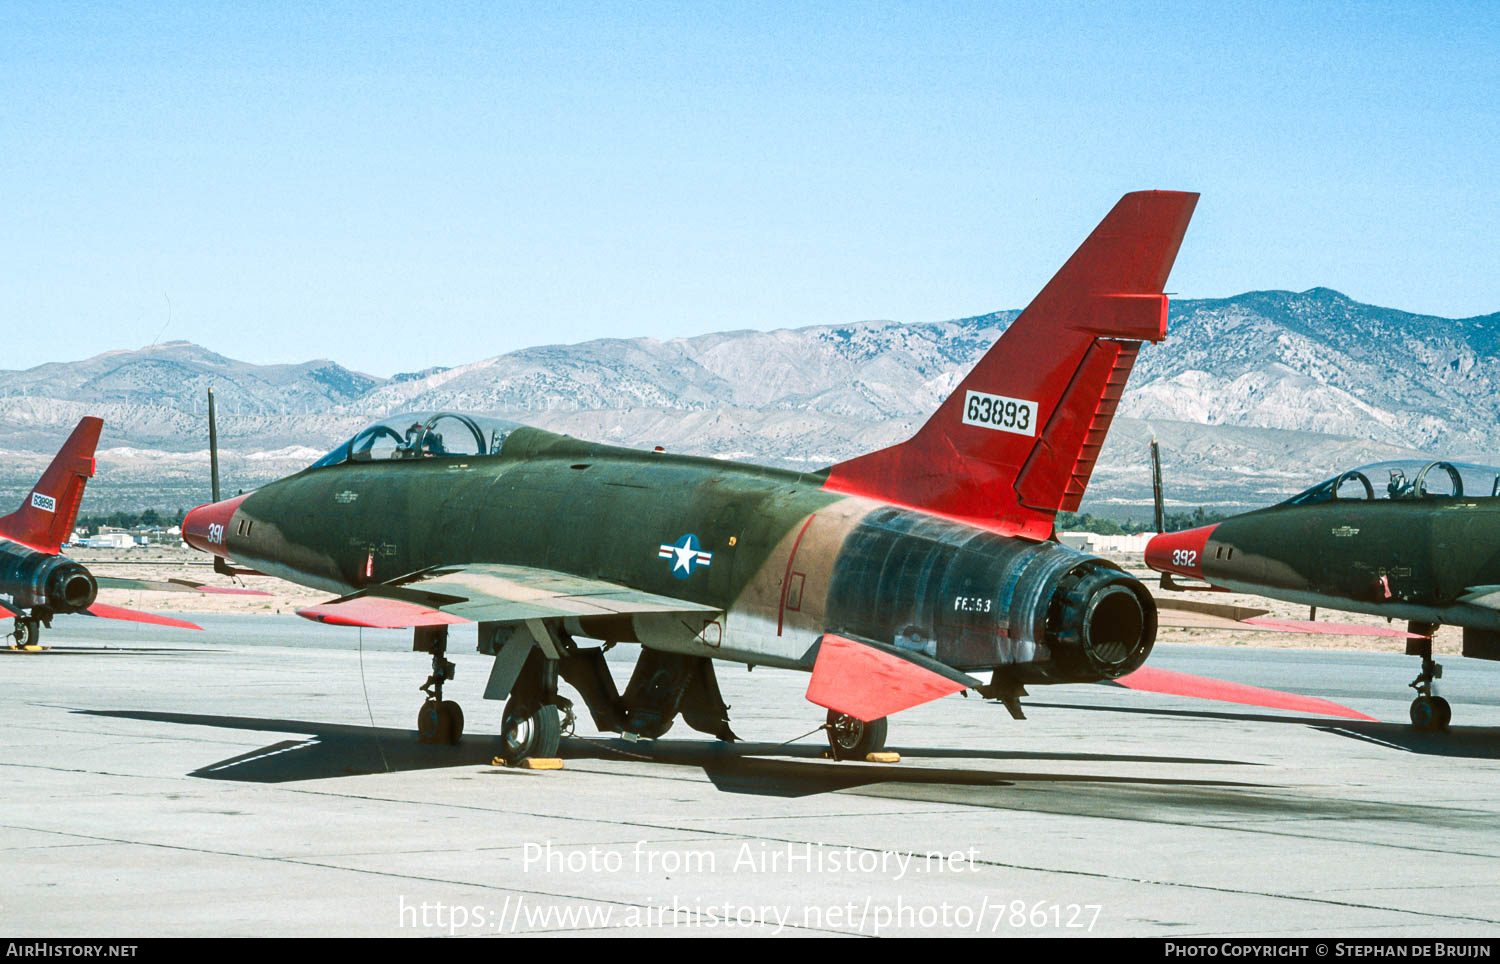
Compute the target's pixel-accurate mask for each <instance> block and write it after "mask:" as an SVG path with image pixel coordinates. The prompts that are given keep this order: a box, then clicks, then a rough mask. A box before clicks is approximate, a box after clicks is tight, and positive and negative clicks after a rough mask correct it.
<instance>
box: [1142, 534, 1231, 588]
mask: <svg viewBox="0 0 1500 964" xmlns="http://www.w3.org/2000/svg"><path fill="white" fill-rule="evenodd" d="M1216 528H1218V526H1217V525H1211V526H1199V527H1198V528H1196V529H1184V530H1183V531H1181V532H1163V533H1162V534H1160V535H1158V536H1155V537H1153V538H1152V540H1151V541H1150V542H1148V543H1146V565H1148V566H1150V567H1151V568H1152V569H1155V570H1156V571H1157V572H1171V573H1176V574H1177V575H1179V576H1192V577H1193V578H1195V579H1202V578H1203V553H1204V548H1205V547H1206V546H1207V545H1208V537H1209V536H1210V535H1212V534H1213V531H1214V529H1216Z"/></svg>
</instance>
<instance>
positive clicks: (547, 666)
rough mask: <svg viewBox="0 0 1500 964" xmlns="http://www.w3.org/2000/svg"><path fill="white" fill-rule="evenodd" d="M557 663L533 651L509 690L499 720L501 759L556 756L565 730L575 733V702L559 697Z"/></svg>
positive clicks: (516, 760) (514, 761)
mask: <svg viewBox="0 0 1500 964" xmlns="http://www.w3.org/2000/svg"><path fill="white" fill-rule="evenodd" d="M557 664H558V661H557V660H555V659H547V658H546V657H545V656H543V655H542V652H541V650H539V649H532V650H531V651H530V652H529V653H528V654H527V657H526V661H525V663H523V664H522V667H521V672H520V674H519V675H518V676H517V677H516V681H515V683H514V685H512V686H511V688H510V698H509V699H507V700H506V701H505V713H504V714H503V715H502V716H501V719H500V739H501V741H502V747H501V750H500V756H501V758H502V759H503V760H504V761H505V762H506V763H507V764H509V765H511V766H516V765H517V764H519V763H520V762H521V761H523V760H525V759H526V758H528V757H555V756H557V750H558V747H559V746H560V745H561V743H562V735H563V731H564V730H565V729H566V730H567V732H569V733H572V732H573V702H572V701H571V700H569V699H568V698H566V697H563V696H559V695H558V694H557V673H558V665H557Z"/></svg>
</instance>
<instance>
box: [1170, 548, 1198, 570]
mask: <svg viewBox="0 0 1500 964" xmlns="http://www.w3.org/2000/svg"><path fill="white" fill-rule="evenodd" d="M1197 564H1198V550H1196V549H1173V550H1172V565H1174V566H1185V567H1187V568H1192V567H1193V566H1196V565H1197Z"/></svg>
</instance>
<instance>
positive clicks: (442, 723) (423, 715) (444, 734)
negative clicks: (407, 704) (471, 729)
mask: <svg viewBox="0 0 1500 964" xmlns="http://www.w3.org/2000/svg"><path fill="white" fill-rule="evenodd" d="M463 735H464V711H463V710H462V709H461V708H460V707H459V705H458V704H457V703H454V702H452V701H451V700H443V701H442V702H441V703H440V702H438V701H437V700H428V701H427V702H425V703H423V704H422V708H421V709H420V710H418V711H417V739H418V740H420V741H421V742H423V743H446V744H448V745H450V746H451V745H453V744H454V743H457V742H458V740H459V737H461V736H463Z"/></svg>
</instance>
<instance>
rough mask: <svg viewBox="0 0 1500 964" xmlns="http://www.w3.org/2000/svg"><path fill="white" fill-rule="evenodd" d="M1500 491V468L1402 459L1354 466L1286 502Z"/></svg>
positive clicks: (1474, 494) (1472, 496)
mask: <svg viewBox="0 0 1500 964" xmlns="http://www.w3.org/2000/svg"><path fill="white" fill-rule="evenodd" d="M1497 495H1500V468H1495V467H1494V466H1489V465H1474V464H1472V463H1469V462H1422V461H1419V460H1416V459H1399V460H1396V461H1391V462H1375V463H1373V464H1371V465H1363V466H1360V467H1359V468H1357V469H1350V470H1349V471H1348V472H1345V473H1343V474H1341V475H1336V476H1334V477H1333V478H1331V479H1328V480H1327V481H1325V482H1320V483H1319V484H1317V485H1315V486H1313V487H1312V488H1310V489H1308V490H1307V491H1306V492H1303V493H1301V494H1300V495H1294V496H1292V497H1291V498H1290V499H1288V500H1287V501H1286V502H1285V503H1283V505H1311V504H1312V503H1315V502H1328V501H1331V500H1333V499H1346V500H1358V501H1370V500H1375V499H1392V500H1400V499H1444V498H1449V499H1451V498H1457V497H1459V496H1462V497H1463V498H1466V499H1489V498H1494V497H1495V496H1497Z"/></svg>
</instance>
